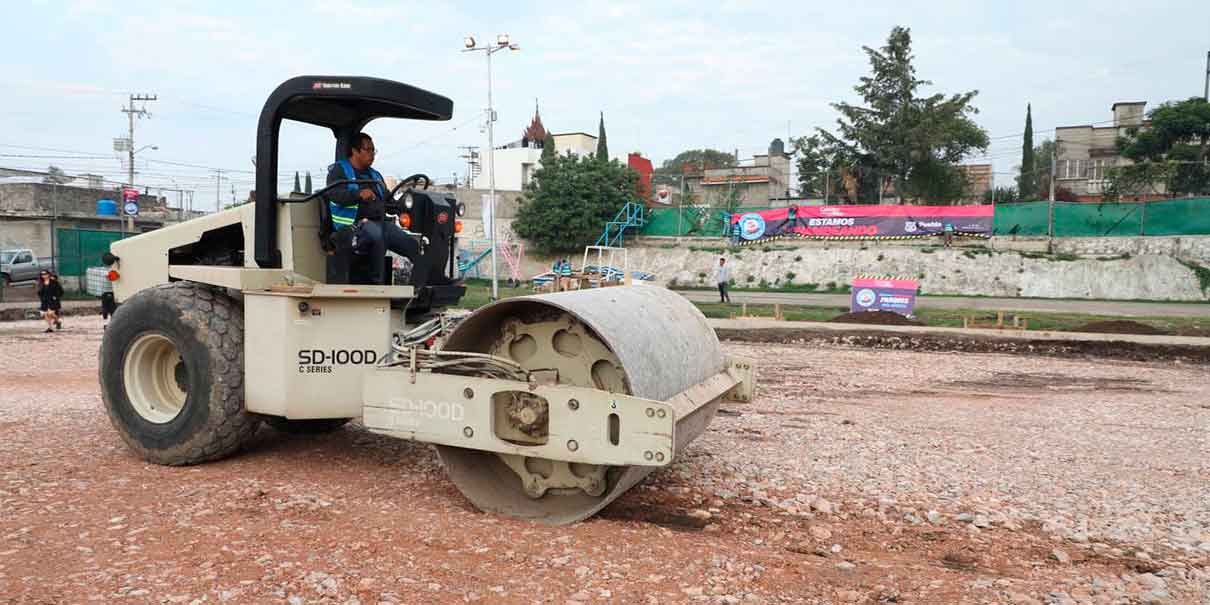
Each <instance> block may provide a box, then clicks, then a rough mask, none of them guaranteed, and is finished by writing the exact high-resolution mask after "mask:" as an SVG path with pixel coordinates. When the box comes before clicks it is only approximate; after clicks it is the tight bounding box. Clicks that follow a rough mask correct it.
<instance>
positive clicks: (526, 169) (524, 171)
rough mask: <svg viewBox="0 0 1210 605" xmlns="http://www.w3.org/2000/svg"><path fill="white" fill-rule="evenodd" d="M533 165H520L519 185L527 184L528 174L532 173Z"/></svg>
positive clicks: (526, 163)
mask: <svg viewBox="0 0 1210 605" xmlns="http://www.w3.org/2000/svg"><path fill="white" fill-rule="evenodd" d="M533 168H534V165H533V164H531V163H529V162H524V163H522V164H521V185H523V186H524V185H528V184H529V176H530V173H531V172H533Z"/></svg>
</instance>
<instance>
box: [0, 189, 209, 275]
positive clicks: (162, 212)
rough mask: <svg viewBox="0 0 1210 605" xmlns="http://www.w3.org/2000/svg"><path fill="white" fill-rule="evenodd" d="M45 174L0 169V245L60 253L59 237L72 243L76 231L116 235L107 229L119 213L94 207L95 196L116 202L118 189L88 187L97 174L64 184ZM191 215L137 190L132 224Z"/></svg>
mask: <svg viewBox="0 0 1210 605" xmlns="http://www.w3.org/2000/svg"><path fill="white" fill-rule="evenodd" d="M46 176H47V174H46V173H41V172H31V171H23V170H11V169H3V168H0V248H30V249H32V250H33V251H34V254H36V255H38V256H39V257H48V258H49V257H52V256H58V257H64V256H66V255H69V253H68V252H67V251H64V250H61V249H60V248H61V247H62V245H63V244H62V242H63V241H66V240H70V241H76V242H78V241H80V237H81V234H85V235H89V236H91V235H93V234H96V235H97V236H98V237H100V238H101V239H106V238H107V237H108V239H112V238H116V237H117V236H116V235H113V236H107V234H119V233H121V232H123V231H124V230H125V229H127V224H126V221H124V220H123V219H122V218H120V217H118V216H114V215H103V214H99V213H98V212H97V210H98V204H97V202H98V201H99V200H113V201H115V202H118V203H119V206H120V201H121V199H122V194H121V191H120V190H119V189H117V188H115V187H113V186H110V187H105V184H106V183H105V182H101V183H99V184H100V185H102V187H100V188H97V187H94V186H93V185H97V184H98V183H97V178H96V177H90V176H88V175H85V176H82V177H74V178H72V177H67V181H66V182H64V183H48V182H44V180H45V178H46ZM110 185H112V184H110ZM197 215H199V213H192V214H190V213H185V212H184V211H183V210H181V209H180V208H169V207H168V205H167V200H166V199H165V198H163V197H159V196H154V195H146V194H142V195H139V214H138V216H137V217H135V219H134V229H135V231H137V232H140V233H141V232H146V231H152V230H155V229H158V228H160V227H162V226H164V225H166V224H170V223H175V222H178V221H181V220H186V219H188V218H192V216H197ZM65 238H66V240H65ZM108 239H106V241H108ZM64 277H65V278H66V277H69V276H67V275H65V276H64Z"/></svg>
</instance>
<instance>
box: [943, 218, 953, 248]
mask: <svg viewBox="0 0 1210 605" xmlns="http://www.w3.org/2000/svg"><path fill="white" fill-rule="evenodd" d="M942 230H943V231H945V247H946V248H949V247H950V246H952V245H953V244H954V224H953V223H951V222H949V221H945V226H944V227H942Z"/></svg>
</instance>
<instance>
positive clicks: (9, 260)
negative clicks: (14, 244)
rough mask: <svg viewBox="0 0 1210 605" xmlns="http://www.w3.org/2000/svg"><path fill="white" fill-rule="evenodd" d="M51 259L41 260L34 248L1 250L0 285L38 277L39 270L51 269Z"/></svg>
mask: <svg viewBox="0 0 1210 605" xmlns="http://www.w3.org/2000/svg"><path fill="white" fill-rule="evenodd" d="M50 268H51V262H50V259H46V260H40V259H39V258H38V257H37V256H34V252H33V250H29V249H26V248H17V249H13V250H0V282H3V283H2V284H0V285H3V286H7V285H9V284H14V283H17V282H23V281H33V280H35V279H38V272H39V271H41V270H43V269H50Z"/></svg>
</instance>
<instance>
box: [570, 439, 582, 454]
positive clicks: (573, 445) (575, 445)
mask: <svg viewBox="0 0 1210 605" xmlns="http://www.w3.org/2000/svg"><path fill="white" fill-rule="evenodd" d="M567 449H569V450H571V451H573V452H574V451H576V450H578V449H580V444H579V443H576V440H575V439H571V440H569V441H568V442H567Z"/></svg>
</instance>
